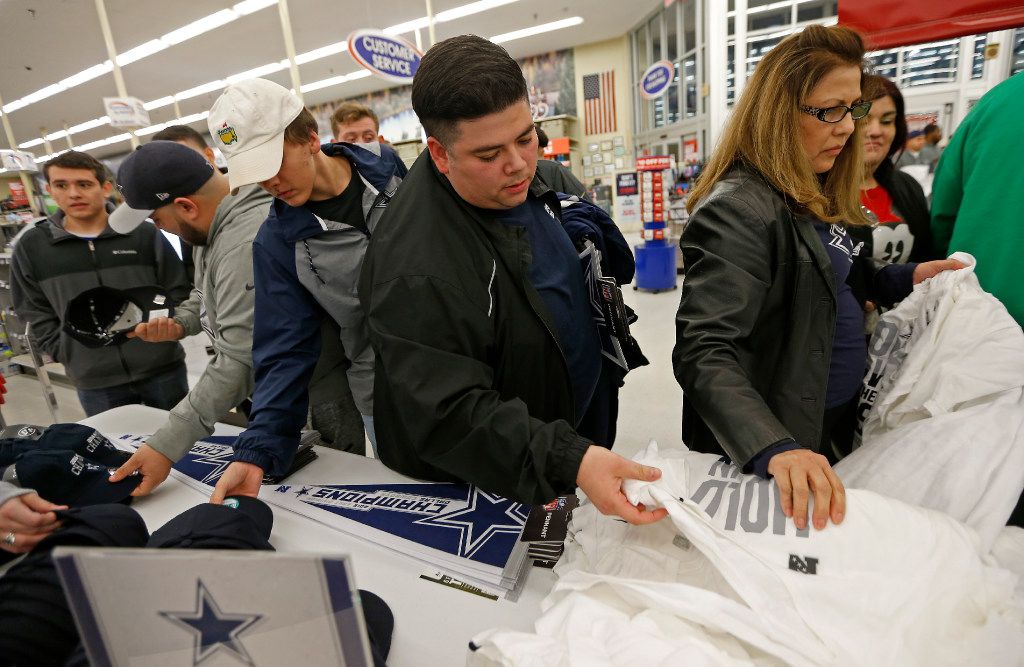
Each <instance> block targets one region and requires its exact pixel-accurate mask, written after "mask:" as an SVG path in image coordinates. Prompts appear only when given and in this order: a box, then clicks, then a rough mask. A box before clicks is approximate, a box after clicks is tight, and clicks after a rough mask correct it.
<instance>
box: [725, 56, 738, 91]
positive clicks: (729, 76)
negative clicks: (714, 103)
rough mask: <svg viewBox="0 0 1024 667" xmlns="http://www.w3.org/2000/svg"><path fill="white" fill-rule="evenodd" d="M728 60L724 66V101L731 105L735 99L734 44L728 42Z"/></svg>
mask: <svg viewBox="0 0 1024 667" xmlns="http://www.w3.org/2000/svg"><path fill="white" fill-rule="evenodd" d="M727 51H728V54H729V55H728V62H727V64H726V66H725V86H726V87H725V103H726V104H728V105H729V106H732V104H733V102H735V101H736V44H735V43H733V44H730V45H729V48H728V49H727Z"/></svg>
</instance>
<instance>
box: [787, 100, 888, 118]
mask: <svg viewBox="0 0 1024 667" xmlns="http://www.w3.org/2000/svg"><path fill="white" fill-rule="evenodd" d="M800 111H803V112H804V113H806V114H810V115H812V116H814V117H815V118H817V119H818V120H820V121H821V122H823V123H838V122H839V121H841V120H842V119H844V118H846V114H850V117H851V118H853V119H854V120H860V119H861V118H863V117H864V116H867V115H868V112H869V111H871V102H859V103H857V104H854V105H853V106H852V107H848V106H846V105H845V104H838V105H836V106H834V107H827V108H825V109H822V108H821V107H808V106H801V107H800Z"/></svg>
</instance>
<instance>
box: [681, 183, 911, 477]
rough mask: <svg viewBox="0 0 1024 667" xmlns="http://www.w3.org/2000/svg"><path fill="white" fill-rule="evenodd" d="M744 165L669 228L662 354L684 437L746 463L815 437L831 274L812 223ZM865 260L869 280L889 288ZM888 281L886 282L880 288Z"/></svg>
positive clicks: (830, 321)
mask: <svg viewBox="0 0 1024 667" xmlns="http://www.w3.org/2000/svg"><path fill="white" fill-rule="evenodd" d="M814 222H815V219H814V218H813V217H812V216H810V215H805V214H799V213H796V212H794V211H793V210H792V209H791V208H790V207H789V206H788V204H787V201H786V199H785V198H784V196H783V195H782V194H781V193H779V192H778V191H776V190H774V189H773V188H772V187H771V186H770V185H769V184H768V182H767V181H766V180H765V179H764V178H763V177H762V176H761V175H760V173H758V172H757V171H755V170H753V169H752V168H749V167H746V166H736V167H734V168H733V169H732V170H731V171H730V172H729V173H728V174H727V175H726V177H725V178H724V179H722V180H721V181H720V182H719V183H718V184H717V185H716V186H715V188H714V190H713V191H712V192H711V194H710V195H708V197H707V198H706V199H705V200H704V201H702V202H700V203H699V205H698V207H697V209H696V210H695V211H694V212H693V214H692V215H691V216H690V221H689V223H688V224H687V227H686V230H685V231H684V232H683V236H682V238H681V239H680V247H681V248H682V251H683V262H684V269H685V278H684V279H683V288H682V295H681V299H680V303H679V310H678V312H677V314H676V345H675V349H674V350H673V352H672V365H673V369H674V371H675V376H676V380H678V382H679V384H680V385H681V386H682V388H683V441H684V442H685V443H686V445H687V446H688V447H690V448H691V449H693V450H696V451H703V452H713V453H722V454H726V455H727V456H728V457H729V458H730V459H732V460H733V461H734V462H736V463H737V464H739V465H744V466H745V465H746V464H747V463H749V462H750V460H751V459H752V458H753V457H754V456H755V455H756V454H758V453H759V452H760V451H762V450H763V449H765V448H766V447H768V446H770V445H773V444H775V443H777V442H779V441H780V440H783V439H786V438H793V439H794V440H796V442H797V443H799V444H800V445H801V446H804V447H807V448H809V449H816V448H817V446H818V443H819V441H820V440H821V424H822V416H823V414H824V402H825V390H826V386H827V383H828V371H829V362H830V360H831V356H832V338H833V334H834V330H835V319H836V296H835V294H836V289H835V284H834V283H835V278H834V276H833V272H832V265H831V262H830V260H829V257H828V254H827V253H826V251H825V248H824V246H823V245H822V242H821V239H820V237H819V236H818V233H817V231H816V230H815V229H814ZM860 261H861V262H862V263H864V264H865V265H866V268H867V271H866V275H867V276H868V277H869V278H868V281H867V282H868V283H869V285H868V291H869V293H871V294H872V295H873V296H874V297H875V298H876V299H877V300H878V302H880V303H883V304H885V303H892V302H893V301H896V300H898V299H900V298H902V297H904V296H906V294H907V293H908V292H909V290H910V286H909V285H906V286H905V287H906V289H905V290H903V289H901V290H900V291H901V292H902V293H899V294H894V293H891V292H892V289H891V285H888V284H887V281H883V280H878V279H877V278H878V273H879V272H880V271H884V270H885V269H884V267H881V266H878V265H875V264H873V263H871V260H869V259H867V258H862V259H861V260H860ZM886 292H889V293H886Z"/></svg>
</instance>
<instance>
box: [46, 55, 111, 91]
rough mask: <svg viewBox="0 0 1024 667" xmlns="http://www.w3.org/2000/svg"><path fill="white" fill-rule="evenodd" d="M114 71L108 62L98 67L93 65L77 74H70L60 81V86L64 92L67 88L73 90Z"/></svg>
mask: <svg viewBox="0 0 1024 667" xmlns="http://www.w3.org/2000/svg"><path fill="white" fill-rule="evenodd" d="M112 69H114V66H113V65H112V64H111V63H110V61H109V60H105V61H103V62H102V63H100V64H99V65H93V66H92V67H90V68H88V69H84V70H82V71H81V72H79V73H78V74H72V75H71V76H69V77H68V78H66V79H61V80H60V84H59V85H60V86H63V88H64V89H65V90H67V89H68V88H74V87H75V86H77V85H80V84H83V83H85V82H86V81H92V80H93V79H95V78H96V77H99V76H103V75H104V74H106V73H107V72H109V71H111V70H112Z"/></svg>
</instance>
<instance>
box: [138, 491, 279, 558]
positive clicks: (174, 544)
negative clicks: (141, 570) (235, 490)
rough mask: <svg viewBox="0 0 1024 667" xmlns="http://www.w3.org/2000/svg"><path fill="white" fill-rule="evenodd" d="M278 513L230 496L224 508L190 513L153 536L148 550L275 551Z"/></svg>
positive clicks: (206, 506)
mask: <svg viewBox="0 0 1024 667" xmlns="http://www.w3.org/2000/svg"><path fill="white" fill-rule="evenodd" d="M273 527H274V513H273V512H272V511H271V509H270V507H268V506H267V505H266V503H264V502H263V501H262V500H259V499H257V498H249V497H247V496H229V497H227V498H225V499H224V504H223V505H213V504H211V503H203V504H202V505H196V506H195V507H193V508H191V509H187V510H185V511H184V512H182V513H181V514H179V515H178V516H176V517H174V518H173V519H171V520H170V521H168V522H167V523H165V524H164V525H163V526H161V527H160V528H159V529H158V530H156V531H155V532H154V533H153V536H152V537H151V538H150V539H149V543H148V544H147V546H150V547H155V548H158V549H256V550H260V551H273V550H274V547H273V546H271V544H270V541H269V539H270V531H271V530H272V529H273Z"/></svg>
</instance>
